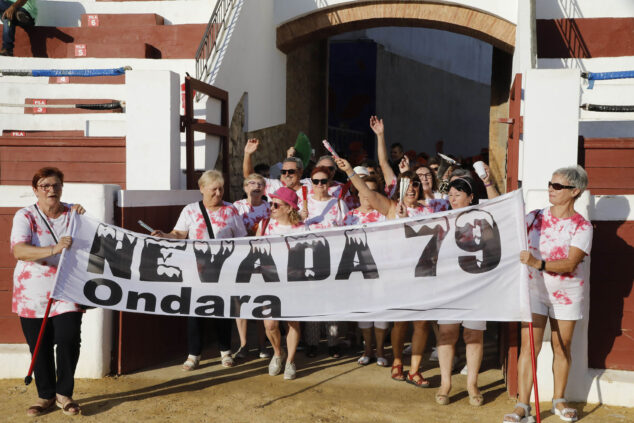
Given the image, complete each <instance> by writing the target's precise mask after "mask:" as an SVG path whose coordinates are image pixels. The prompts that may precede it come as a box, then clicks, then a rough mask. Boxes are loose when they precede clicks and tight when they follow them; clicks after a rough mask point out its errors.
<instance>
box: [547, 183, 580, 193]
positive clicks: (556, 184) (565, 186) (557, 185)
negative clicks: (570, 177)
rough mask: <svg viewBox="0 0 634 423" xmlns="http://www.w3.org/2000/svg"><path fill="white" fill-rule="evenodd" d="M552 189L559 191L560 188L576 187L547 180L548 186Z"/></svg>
mask: <svg viewBox="0 0 634 423" xmlns="http://www.w3.org/2000/svg"><path fill="white" fill-rule="evenodd" d="M551 187H552V189H554V190H555V191H560V190H562V189H574V188H576V187H573V186H571V185H562V184H560V183H559V182H548V188H551Z"/></svg>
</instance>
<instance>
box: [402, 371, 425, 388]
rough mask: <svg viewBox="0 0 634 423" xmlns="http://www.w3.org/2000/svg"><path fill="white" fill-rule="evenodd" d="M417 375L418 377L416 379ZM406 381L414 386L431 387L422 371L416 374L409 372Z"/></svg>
mask: <svg viewBox="0 0 634 423" xmlns="http://www.w3.org/2000/svg"><path fill="white" fill-rule="evenodd" d="M417 376H418V379H416V377H417ZM405 382H407V383H409V384H411V385H414V386H418V387H419V388H429V381H428V380H427V379H425V378H424V377H423V375H421V374H420V372H416V373H414V374H412V373H407V379H405Z"/></svg>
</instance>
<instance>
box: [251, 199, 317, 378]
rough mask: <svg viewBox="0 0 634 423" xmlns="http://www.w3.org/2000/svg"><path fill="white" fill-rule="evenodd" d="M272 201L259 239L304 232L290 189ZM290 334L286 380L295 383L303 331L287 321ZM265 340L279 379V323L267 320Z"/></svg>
mask: <svg viewBox="0 0 634 423" xmlns="http://www.w3.org/2000/svg"><path fill="white" fill-rule="evenodd" d="M269 196H270V197H271V219H270V220H269V221H264V222H263V224H262V225H261V226H260V227H259V228H258V232H257V235H259V236H261V235H286V234H291V233H296V232H304V231H305V230H306V226H305V225H304V224H303V223H302V220H301V217H300V215H299V206H298V205H297V203H298V201H299V199H298V197H297V194H296V193H295V191H294V190H293V189H291V188H287V187H281V188H278V189H277V191H275V193H273V194H270V195H269ZM286 323H287V325H288V333H287V335H286V348H287V350H288V356H287V357H286V365H285V367H284V379H286V380H292V379H295V376H296V373H297V368H296V366H295V353H296V352H297V345H298V344H299V338H300V327H299V322H297V321H287V322H286ZM264 328H265V329H266V336H267V337H268V338H269V341H271V345H272V346H273V357H272V358H271V362H270V363H269V375H270V376H276V375H278V374H279V373H280V372H281V371H282V361H283V356H284V352H283V350H282V335H281V333H280V322H279V321H278V320H271V319H266V320H264Z"/></svg>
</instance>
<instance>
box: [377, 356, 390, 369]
mask: <svg viewBox="0 0 634 423" xmlns="http://www.w3.org/2000/svg"><path fill="white" fill-rule="evenodd" d="M376 365H377V366H380V367H387V360H386V359H385V357H377V358H376Z"/></svg>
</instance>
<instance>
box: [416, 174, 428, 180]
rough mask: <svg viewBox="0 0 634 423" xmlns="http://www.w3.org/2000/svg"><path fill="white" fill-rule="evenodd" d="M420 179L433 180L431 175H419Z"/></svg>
mask: <svg viewBox="0 0 634 423" xmlns="http://www.w3.org/2000/svg"><path fill="white" fill-rule="evenodd" d="M418 177H419V178H421V179H431V173H419V174H418Z"/></svg>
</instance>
